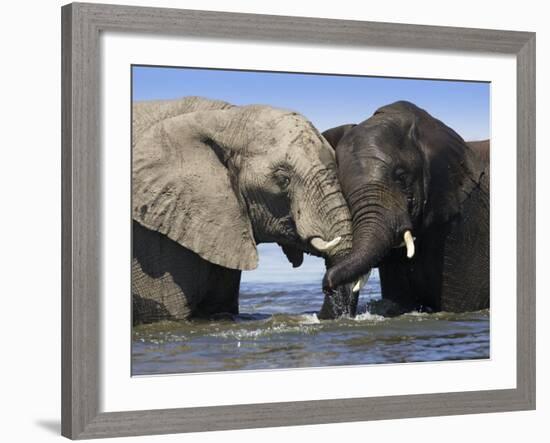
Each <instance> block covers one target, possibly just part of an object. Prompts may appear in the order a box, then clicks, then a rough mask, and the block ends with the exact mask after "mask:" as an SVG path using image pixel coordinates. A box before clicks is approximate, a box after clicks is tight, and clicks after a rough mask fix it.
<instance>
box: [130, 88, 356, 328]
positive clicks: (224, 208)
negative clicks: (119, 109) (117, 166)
mask: <svg viewBox="0 0 550 443" xmlns="http://www.w3.org/2000/svg"><path fill="white" fill-rule="evenodd" d="M132 130H133V157H132V158H133V160H132V166H133V172H132V187H133V189H132V197H133V201H132V211H133V268H132V295H133V315H134V323H142V322H151V321H156V320H162V319H175V320H180V319H186V318H188V317H190V316H211V315H216V314H222V313H227V314H236V313H238V296H239V285H240V277H241V271H242V270H247V269H254V268H255V267H256V265H257V261H258V255H257V251H256V244H257V243H260V242H276V243H279V244H280V245H281V246H282V248H283V252H284V253H285V254H286V255H287V257H288V259H289V261H290V262H291V263H292V264H293V266H295V267H297V266H300V264H301V263H302V260H303V253H304V252H306V253H310V254H314V255H318V256H322V257H324V258H325V260H326V264H327V266H330V265H334V264H335V263H337V262H338V261H339V260H341V259H342V257H344V256H345V255H346V254H347V253H348V252H349V251H350V248H351V220H350V214H349V210H348V207H347V205H346V202H345V199H344V196H343V195H342V192H341V190H340V185H339V183H338V180H337V177H336V164H335V156H334V151H333V150H332V149H331V147H330V145H329V144H328V143H327V142H326V140H325V139H324V138H323V137H322V136H321V135H320V134H319V132H318V131H317V130H316V129H315V128H314V127H313V126H312V125H311V123H310V122H309V121H308V120H306V119H305V118H304V117H303V116H301V115H299V114H297V113H295V112H291V111H286V110H281V109H275V108H272V107H269V106H232V105H230V104H229V103H225V102H222V101H214V100H208V99H203V98H197V97H189V98H185V99H182V100H175V101H154V102H141V103H136V104H134V108H133V127H132ZM319 283H320V282H319ZM341 291H342V293H341V296H342V297H343V300H347V298H346V297H348V296H350V288H349V287H348V288H342V289H341ZM346 294H347V295H346ZM332 302H333V300H332V299H331V298H330V299H328V302H327V303H328V304H331V303H332ZM325 309H326V308H325Z"/></svg>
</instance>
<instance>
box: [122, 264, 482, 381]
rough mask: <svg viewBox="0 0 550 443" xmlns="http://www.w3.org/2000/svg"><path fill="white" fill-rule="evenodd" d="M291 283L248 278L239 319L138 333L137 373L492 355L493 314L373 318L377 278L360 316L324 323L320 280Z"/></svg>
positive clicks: (175, 325) (153, 328)
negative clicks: (320, 314)
mask: <svg viewBox="0 0 550 443" xmlns="http://www.w3.org/2000/svg"><path fill="white" fill-rule="evenodd" d="M310 281H315V283H310V282H293V283H292V284H289V283H286V284H283V283H281V282H280V281H278V282H276V283H267V282H265V281H264V282H262V281H253V280H252V281H250V280H248V281H247V280H244V281H243V283H242V285H241V296H240V311H241V314H240V315H238V316H237V317H235V318H233V319H217V320H209V321H207V320H194V321H189V322H178V323H176V322H163V323H157V324H153V325H141V326H138V327H135V328H134V329H133V347H132V353H133V367H132V372H133V374H134V375H145V374H167V373H184V372H208V371H228V370H229V371H231V370H253V369H274V368H297V367H319V366H337V365H358V364H371V363H401V362H420V361H438V360H439V361H440V360H457V359H480V358H488V357H489V312H488V311H481V312H475V313H466V314H450V313H438V314H419V313H409V314H405V315H402V316H400V317H396V318H385V317H382V316H379V315H373V314H369V313H368V312H366V306H367V303H368V302H369V301H372V300H375V299H377V298H379V297H380V293H379V282H378V276H377V274H374V275H373V277H371V280H369V283H368V285H367V286H366V287H365V288H363V290H362V293H361V299H360V306H359V312H360V314H359V315H358V316H357V317H356V318H353V319H350V318H342V319H338V320H330V321H322V322H321V321H319V320H318V318H317V316H316V314H315V312H317V311H318V310H319V308H320V307H321V305H322V302H323V294H322V292H321V290H320V288H319V282H320V279H319V278H315V279H312V280H310Z"/></svg>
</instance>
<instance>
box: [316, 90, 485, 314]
mask: <svg viewBox="0 0 550 443" xmlns="http://www.w3.org/2000/svg"><path fill="white" fill-rule="evenodd" d="M323 135H324V136H325V138H326V139H327V140H328V141H329V142H330V143H331V145H332V146H333V147H334V148H335V149H336V157H337V165H338V176H339V180H340V184H341V186H342V191H343V192H344V195H345V197H346V200H347V202H348V205H349V207H350V210H351V214H352V220H353V248H352V253H351V254H350V255H349V256H348V257H347V258H346V259H345V260H344V261H342V262H340V263H338V264H337V265H336V266H334V267H332V268H331V269H329V270H328V271H327V273H326V275H325V278H324V283H323V284H324V286H325V288H331V287H334V286H338V285H341V284H343V283H346V282H353V281H355V280H356V279H357V278H359V277H360V276H361V275H362V274H365V273H367V272H368V271H369V270H370V269H371V268H373V267H379V271H380V280H381V285H382V297H383V299H385V300H390V301H392V302H395V303H393V305H394V306H396V307H397V309H396V310H395V313H400V312H403V311H405V310H410V309H423V310H428V311H453V312H462V311H471V310H479V309H483V308H488V307H489V164H488V160H489V143H488V141H483V142H473V143H472V145H471V146H469V145H468V144H467V143H466V142H464V140H463V139H462V138H461V137H460V136H459V135H458V134H457V133H456V132H455V131H453V130H452V129H451V128H449V127H448V126H446V125H445V124H444V123H442V122H441V121H439V120H437V119H435V118H434V117H432V116H431V115H430V114H428V113H427V112H426V111H424V110H423V109H420V108H419V107H417V106H415V105H414V104H412V103H409V102H404V101H401V102H396V103H394V104H391V105H388V106H384V107H382V108H380V109H378V110H377V111H376V112H375V113H374V115H373V116H372V117H370V118H369V119H367V120H366V121H364V122H362V123H360V124H357V125H344V126H340V127H337V128H333V129H330V130H328V131H326V132H325V133H324V134H323Z"/></svg>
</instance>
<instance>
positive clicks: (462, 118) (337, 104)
mask: <svg viewBox="0 0 550 443" xmlns="http://www.w3.org/2000/svg"><path fill="white" fill-rule="evenodd" d="M132 75H133V78H132V80H133V90H132V97H133V100H157V99H173V98H179V97H184V96H188V95H198V96H203V97H208V98H213V99H219V100H225V101H228V102H230V103H233V104H235V105H245V104H269V105H271V106H276V107H280V108H287V109H292V110H294V111H297V112H300V113H301V114H303V115H305V116H306V117H307V118H308V119H309V120H311V122H312V123H313V124H314V125H315V126H316V127H317V128H318V129H319V130H320V131H324V130H325V129H329V128H331V127H334V126H338V125H341V124H345V123H359V122H361V121H363V120H366V119H367V118H368V117H370V116H371V115H372V113H373V112H374V111H375V110H376V109H377V108H379V107H380V106H383V105H387V104H389V103H392V102H394V101H397V100H408V101H411V102H413V103H415V104H416V105H418V106H420V107H421V108H424V109H425V110H426V111H428V112H429V113H430V114H432V115H433V116H434V117H436V118H439V119H440V120H442V121H443V122H444V123H446V124H447V125H448V126H450V127H451V128H453V129H454V130H455V131H457V132H458V133H459V134H460V135H461V136H462V137H463V138H464V139H465V140H479V139H484V138H489V134H490V84H489V83H484V82H461V81H441V80H418V79H400V78H380V77H359V76H334V75H331V76H328V75H315V74H288V73H269V72H246V71H225V70H209V69H190V68H167V67H146V66H134V67H133V68H132ZM259 250H260V267H259V269H258V270H256V271H252V272H245V273H243V281H244V282H246V281H282V280H286V279H289V278H292V279H294V278H299V279H302V278H306V276H310V277H307V278H313V276H315V278H318V277H317V276H319V275H322V274H323V271H324V266H323V262H322V260H319V259H316V258H314V257H306V260H304V264H303V265H302V267H301V268H299V269H297V270H293V269H292V268H291V265H290V264H289V263H288V262H287V260H286V258H285V257H284V255H283V254H282V252H281V251H280V249H279V247H278V246H277V245H260V247H259ZM298 273H299V274H300V275H298Z"/></svg>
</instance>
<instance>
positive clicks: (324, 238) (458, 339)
mask: <svg viewBox="0 0 550 443" xmlns="http://www.w3.org/2000/svg"><path fill="white" fill-rule="evenodd" d="M62 23H63V40H62V45H63V46H62V52H63V118H62V121H63V294H62V295H63V303H62V320H63V325H62V338H63V343H62V351H63V352H62V354H63V366H62V370H63V375H62V376H63V383H62V408H63V410H62V433H63V435H65V436H67V437H70V438H92V437H113V436H127V435H143V434H160V433H172V432H193V431H206V430H223V429H239V428H252V427H267V426H283V425H295V424H296V425H298V424H317V423H334V422H344V421H361V420H376V419H388V418H402V417H423V416H430V415H444V414H466V413H479V412H493V411H495V412H496V411H511V410H525V409H532V408H534V407H535V348H534V343H535V339H534V331H535V286H534V282H535V279H534V274H535V266H534V265H535V254H534V246H535V230H534V223H535V221H534V220H535V207H534V201H535V200H534V196H535V185H534V183H535V181H534V173H535V168H534V162H535V140H534V121H535V71H534V64H535V55H534V54H535V51H534V45H535V36H534V34H532V33H523V32H511V31H492V30H479V29H461V28H447V27H428V26H417V25H396V24H386V23H370V22H357V21H341V20H327V19H315V18H298V17H281V16H263V15H252V14H235V13H220V12H206V11H189V10H172V9H160V8H140V7H127V6H116V5H97V4H70V5H67V6H65V7H63V9H62ZM510 196H513V198H511V197H510ZM411 380H414V383H411Z"/></svg>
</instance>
